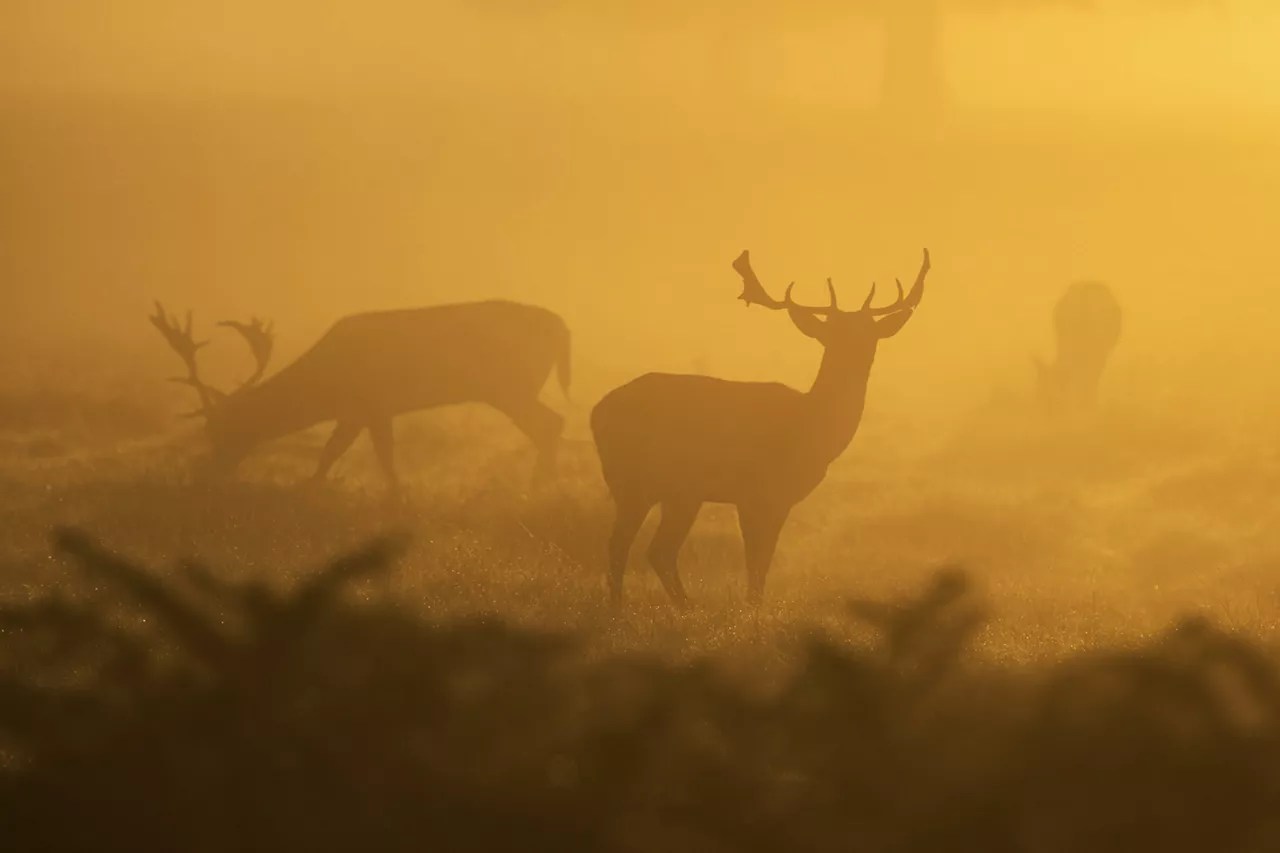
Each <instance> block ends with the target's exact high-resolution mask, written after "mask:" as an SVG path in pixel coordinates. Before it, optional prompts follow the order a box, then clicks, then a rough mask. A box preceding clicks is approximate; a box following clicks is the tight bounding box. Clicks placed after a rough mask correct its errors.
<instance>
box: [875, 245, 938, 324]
mask: <svg viewBox="0 0 1280 853" xmlns="http://www.w3.org/2000/svg"><path fill="white" fill-rule="evenodd" d="M929 267H930V262H929V250H928V249H925V250H924V262H923V263H922V264H921V265H920V272H919V274H918V275H916V281H915V284H913V285H911V293H909V294H907V295H906V296H903V294H902V281H901V280H900V279H894V283H895V284H896V285H898V299H897V301H895V302H894V303H893V304H892V305H886V306H885V307H883V308H872V307H871V300H872V299H874V298H875V296H876V285H875V282H872V283H871V292H870V293H868V294H867V300H866V301H865V302H863V303H862V310H863V311H866V312H867V313H868V314H870V315H871V316H873V317H879V316H881V315H883V314H893V313H895V312H897V311H902V310H904V309H907V308H915V307H916V306H917V305H919V304H920V297H921V296H923V295H924V278H925V276H926V275H928V274H929Z"/></svg>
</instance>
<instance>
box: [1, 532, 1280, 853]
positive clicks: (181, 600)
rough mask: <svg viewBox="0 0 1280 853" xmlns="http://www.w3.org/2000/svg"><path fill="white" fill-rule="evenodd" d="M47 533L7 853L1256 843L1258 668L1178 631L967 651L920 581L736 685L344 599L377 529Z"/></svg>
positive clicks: (15, 645)
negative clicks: (54, 579) (280, 559)
mask: <svg viewBox="0 0 1280 853" xmlns="http://www.w3.org/2000/svg"><path fill="white" fill-rule="evenodd" d="M56 546H57V549H58V551H59V552H61V553H62V554H63V555H65V556H67V557H70V558H71V559H72V560H73V561H74V563H75V564H76V567H77V571H78V572H80V573H82V574H83V577H84V578H85V579H86V580H87V581H88V582H89V586H88V588H89V589H92V590H93V593H92V594H91V595H88V596H86V597H85V598H83V599H81V600H71V599H70V598H69V597H67V596H64V595H57V596H52V597H49V598H46V599H43V600H41V601H38V602H33V603H30V604H26V605H16V606H10V607H7V608H5V609H4V610H3V612H0V629H3V630H4V632H5V636H6V638H7V642H6V644H5V646H4V654H3V657H2V658H0V695H3V697H4V702H3V703H0V709H2V710H0V737H3V739H4V740H3V744H2V745H3V748H4V750H5V753H4V754H5V758H6V764H5V766H4V769H3V773H2V774H0V832H3V834H4V837H5V838H7V839H9V840H10V841H11V842H16V844H17V846H16V847H13V846H11V847H10V848H9V849H19V850H35V849H58V850H74V849H84V850H97V849H102V848H103V847H104V846H105V847H108V848H111V847H116V846H124V845H127V846H128V847H129V848H130V849H135V850H171V849H192V850H226V849H239V850H331V849H332V850H337V849H350V848H351V847H352V846H357V845H358V846H362V847H374V848H377V849H391V850H400V849H423V848H424V847H425V848H429V849H446V850H658V849H666V850H690V851H694V850H709V849H710V850H788V851H796V850H836V849H842V850H843V849H854V850H877V851H878V850H901V851H932V850H937V851H944V850H945V851H965V850H973V851H1002V850H1008V851H1014V850H1019V851H1021V850H1028V851H1031V850H1035V851H1111V850H1115V851H1121V850H1135V849H1161V850H1169V851H1182V850H1220V851H1237V850H1238V851H1262V850H1268V849H1274V846H1275V845H1276V844H1277V843H1280V825H1278V824H1277V823H1276V819H1275V815H1276V814H1277V813H1278V812H1277V806H1280V801H1278V798H1280V787H1278V786H1277V785H1278V783H1280V741H1278V740H1277V735H1278V734H1280V729H1277V723H1278V722H1280V716H1278V715H1280V679H1278V678H1277V676H1278V675H1280V673H1278V672H1277V669H1276V665H1275V660H1274V658H1272V657H1268V656H1267V655H1264V654H1263V653H1261V652H1260V651H1259V650H1258V648H1257V647H1255V646H1253V645H1251V644H1249V643H1248V642H1244V641H1241V640H1239V639H1237V638H1233V637H1231V636H1229V635H1228V634H1225V633H1223V632H1221V631H1220V630H1218V629H1216V628H1214V627H1212V626H1211V625H1210V624H1208V623H1207V622H1205V621H1202V620H1189V621H1184V622H1182V623H1180V624H1178V625H1176V626H1174V627H1172V628H1171V629H1169V630H1168V631H1166V632H1163V633H1162V635H1161V636H1159V637H1158V638H1155V639H1153V640H1151V641H1148V642H1147V643H1145V644H1143V647H1142V648H1140V649H1138V650H1135V651H1132V652H1107V653H1093V654H1079V655H1076V656H1073V657H1071V658H1070V659H1068V660H1066V661H1064V662H1062V663H1059V664H1057V665H1053V666H1050V667H1048V668H1045V669H1043V670H1040V671H1036V672H1019V671H1017V670H1014V669H1009V668H996V667H993V666H990V665H985V666H984V665H978V664H975V663H974V661H972V660H971V659H969V658H968V657H967V655H966V650H967V648H968V646H969V645H970V642H971V640H972V638H973V636H974V633H975V632H976V631H977V630H978V629H979V627H980V625H981V624H982V614H981V607H980V605H979V604H978V603H977V602H976V601H975V600H974V597H973V593H972V590H971V588H970V585H969V583H968V579H967V578H966V576H965V575H964V573H962V572H958V571H954V570H949V571H943V572H939V573H938V574H937V575H936V576H935V577H934V579H933V580H932V582H931V583H930V584H929V586H928V587H927V589H926V591H925V592H924V594H923V595H919V596H915V597H914V598H913V599H912V600H908V601H902V602H898V603H896V604H891V605H876V604H872V603H867V602H862V603H859V604H856V605H854V606H853V607H852V609H851V612H850V613H849V614H848V616H849V617H850V618H859V619H862V620H863V621H865V622H869V623H871V624H873V625H874V626H875V627H876V628H877V629H878V631H879V635H880V639H879V641H878V642H877V643H876V644H875V646H874V647H873V648H871V649H867V650H862V651H853V650H850V649H848V648H846V647H841V646H839V645H837V644H834V643H833V642H832V641H830V640H827V639H820V638H812V639H809V640H808V641H807V642H805V643H804V644H803V646H802V647H801V648H800V649H799V652H800V654H799V656H798V659H797V664H798V665H797V666H796V667H795V669H794V671H793V672H792V673H791V675H790V676H789V677H788V678H787V679H785V680H784V681H783V682H782V683H780V684H779V685H776V686H774V687H773V688H772V689H761V688H760V687H759V686H753V685H750V684H747V683H745V682H743V681H742V680H741V679H733V678H729V677H727V676H726V675H725V674H724V673H723V672H719V671H717V670H716V669H714V668H712V667H709V666H707V665H705V664H699V665H692V666H683V667H678V666H675V665H672V664H670V663H662V662H659V661H656V660H653V659H644V658H637V657H634V656H633V657H630V658H618V657H610V658H608V659H604V660H596V661H594V662H591V661H589V660H587V659H586V658H585V657H584V656H583V655H581V654H580V651H581V646H580V645H579V643H578V642H577V641H575V640H574V639H573V638H571V637H567V636H563V635H562V636H550V635H547V634H545V633H537V632H532V631H527V630H519V629H515V628H511V627H506V626H503V625H502V624H501V623H498V622H485V621H467V622H464V623H461V624H455V625H453V626H451V627H432V626H430V625H428V624H427V623H425V622H423V621H421V620H420V619H419V618H416V617H415V616H413V615H412V614H411V613H410V612H408V611H407V610H406V609H405V608H404V607H402V606H398V605H397V604H396V603H395V602H393V601H391V600H388V599H386V598H382V597H375V598H370V597H368V596H356V597H354V598H353V597H352V596H350V595H349V594H348V593H349V592H351V591H352V589H353V588H359V586H360V585H361V583H368V582H370V581H376V580H378V579H380V578H383V577H385V575H386V573H387V570H388V567H389V564H390V561H391V560H392V558H393V557H394V556H395V555H396V554H397V552H399V551H401V550H402V547H403V543H402V542H401V541H399V540H396V539H384V540H381V541H378V542H375V543H373V544H372V545H369V546H367V547H365V548H363V549H361V550H358V551H356V552H353V553H351V554H349V555H347V556H346V557H343V558H341V559H339V560H337V561H335V562H333V563H332V564H331V565H330V566H329V567H328V568H326V569H324V570H322V571H319V572H317V573H315V574H314V575H312V576H310V577H309V578H308V579H307V580H305V581H303V582H302V583H300V584H298V585H297V586H296V587H295V589H294V590H293V591H292V592H290V593H287V594H278V593H276V592H274V591H272V590H270V589H268V588H267V587H266V586H264V585H263V584H261V583H258V582H243V583H234V582H228V581H225V580H222V579H220V578H219V577H218V576H217V575H216V574H215V573H214V572H213V571H211V570H210V569H209V568H208V567H205V566H202V565H199V564H189V565H187V566H185V567H183V568H182V569H181V570H180V571H178V572H177V573H176V574H175V576H174V577H172V578H171V579H169V580H168V581H162V580H160V579H159V578H157V577H156V576H155V574H154V573H152V572H150V571H147V570H145V569H143V568H140V567H137V566H135V565H133V564H131V563H129V562H127V561H124V560H122V559H120V558H119V557H116V556H114V555H112V554H110V553H108V552H106V551H104V550H102V549H101V548H100V547H99V546H97V545H96V544H94V543H93V542H92V540H90V539H88V538H87V537H85V536H84V535H83V534H81V533H78V532H75V531H70V530H64V531H61V532H59V533H58V535H57V537H56ZM361 598H363V599H364V600H361ZM122 610H123V611H124V612H126V613H128V614H130V615H131V617H132V618H127V619H123V620H122V619H121V611H122Z"/></svg>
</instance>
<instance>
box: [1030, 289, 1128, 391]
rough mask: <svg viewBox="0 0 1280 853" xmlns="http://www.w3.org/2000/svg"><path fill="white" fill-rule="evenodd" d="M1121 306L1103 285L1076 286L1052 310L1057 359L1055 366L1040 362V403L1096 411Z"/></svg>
mask: <svg viewBox="0 0 1280 853" xmlns="http://www.w3.org/2000/svg"><path fill="white" fill-rule="evenodd" d="M1121 319H1122V315H1121V310H1120V304H1119V303H1118V302H1117V301H1116V298H1115V295H1114V294H1113V293H1112V291H1111V288H1110V287H1108V286H1107V285H1106V284H1103V283H1101V282H1093V281H1084V282H1076V283H1075V284H1072V285H1071V286H1069V287H1068V288H1067V289H1066V292H1064V293H1063V294H1062V296H1061V298H1059V299H1058V302H1057V304H1056V305H1055V306H1054V310H1053V328H1054V335H1055V339H1056V346H1057V354H1056V357H1055V359H1054V362H1053V364H1051V365H1046V364H1044V363H1042V362H1040V361H1039V360H1037V362H1036V365H1037V368H1038V371H1039V394H1040V400H1041V402H1042V403H1043V404H1044V405H1045V406H1047V407H1048V408H1049V409H1050V410H1053V411H1059V410H1063V409H1066V410H1069V411H1070V410H1079V409H1083V408H1087V407H1088V406H1091V405H1092V404H1093V403H1094V401H1095V400H1096V398H1097V393H1098V385H1099V383H1100V382H1101V380H1102V374H1103V371H1104V370H1105V369H1106V366H1107V361H1108V360H1109V359H1110V357H1111V352H1112V351H1113V350H1114V349H1115V347H1116V345H1117V344H1118V343H1119V342H1120V331H1121V326H1122V323H1121Z"/></svg>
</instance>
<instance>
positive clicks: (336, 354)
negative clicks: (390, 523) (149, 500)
mask: <svg viewBox="0 0 1280 853" xmlns="http://www.w3.org/2000/svg"><path fill="white" fill-rule="evenodd" d="M553 368H554V369H555V371H556V373H557V376H558V379H559V382H560V386H561V388H562V390H563V391H564V392H565V394H566V395H567V394H568V386H569V380H570V363H569V332H568V329H567V328H566V326H565V324H564V321H563V320H562V319H561V318H560V317H559V316H558V315H556V314H554V313H552V312H550V311H547V310H546V309H543V308H539V307H535V306H529V305H521V304H518V303H514V302H505V301H490V302H475V303H464V304H456V305H444V306H437V307H431V308H415V309H404V310H393V311H378V312H369V313H363V314H356V315H352V316H349V317H345V318H343V319H341V320H339V321H338V322H337V323H335V324H334V325H333V327H332V328H330V330H329V331H328V332H327V333H325V334H324V336H322V337H321V338H320V340H319V341H317V342H316V343H315V344H314V345H313V346H312V347H311V348H310V349H308V350H307V351H306V352H304V353H303V354H302V355H301V356H299V357H298V359H297V360H296V361H294V362H293V363H292V364H290V365H288V366H287V367H285V368H284V369H283V370H281V371H279V372H278V373H276V374H275V375H273V376H271V377H269V378H267V379H266V380H264V381H262V382H260V383H257V384H252V385H250V386H248V387H245V388H243V389H241V390H240V391H238V392H236V393H234V394H231V395H228V396H226V397H225V398H222V399H220V400H216V401H215V402H214V403H213V404H212V405H210V404H206V407H205V410H204V411H203V414H204V416H205V418H206V422H207V429H208V434H209V438H210V443H211V445H212V449H213V455H214V460H215V462H216V463H217V464H218V465H219V467H221V468H224V469H229V468H232V467H234V466H235V465H237V464H238V463H239V462H240V461H241V460H242V459H243V458H244V457H246V456H247V455H248V454H249V453H250V452H252V450H253V449H254V448H256V447H257V446H259V445H261V444H263V443H264V442H267V441H270V440H273V439H276V438H279V437H281V436H284V435H288V434H290V433H293V432H297V431H299V430H303V429H307V428H309V427H312V426H315V425H317V424H320V423H324V422H329V421H332V422H335V428H334V432H333V435H332V437H331V438H330V439H329V442H328V444H327V445H326V446H325V448H324V450H323V451H322V453H321V458H320V461H319V464H318V466H317V469H316V473H315V477H316V478H323V477H325V476H326V475H327V474H328V472H329V470H330V468H331V467H332V465H333V464H334V462H336V461H337V459H338V458H339V457H340V456H341V455H342V454H343V453H344V452H345V451H346V450H347V449H348V448H349V447H350V446H351V444H352V443H354V441H355V439H356V438H357V437H358V436H359V434H360V433H361V432H362V431H364V430H366V429H367V430H369V433H370V436H371V438H372V440H373V444H374V449H375V451H376V453H377V455H378V459H379V462H380V464H381V465H382V468H383V470H384V473H385V475H386V477H387V479H388V481H389V482H390V484H391V485H392V486H393V487H395V486H396V485H397V482H398V480H397V477H396V474H395V468H394V463H393V453H392V437H391V421H392V419H393V418H395V417H396V416H397V415H401V414H407V413H409V412H414V411H419V410H422V409H428V408H433V407H436V406H443V405H450V404H455V403H471V402H480V403H487V404H489V405H491V406H493V407H494V408H496V409H498V410H499V411H501V412H503V413H504V414H506V415H507V416H508V417H509V418H510V419H511V420H512V421H513V422H514V423H515V425H516V426H517V427H518V428H520V429H521V430H522V431H523V432H524V433H525V434H526V435H528V436H529V438H530V439H531V440H532V441H533V443H534V445H535V446H536V447H537V448H538V450H539V463H538V465H539V473H540V475H545V474H547V473H549V470H550V467H551V466H552V465H553V464H554V458H555V452H556V447H557V445H558V442H559V437H560V433H561V429H562V427H563V418H562V417H561V416H560V415H559V414H557V413H556V412H554V411H552V410H551V409H550V408H548V407H547V406H545V405H544V404H543V403H541V402H540V401H539V400H538V395H539V393H540V392H541V390H542V387H543V386H544V385H545V384H546V381H547V378H548V377H549V375H550V373H551V372H552V370H553Z"/></svg>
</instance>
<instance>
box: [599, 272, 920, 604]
mask: <svg viewBox="0 0 1280 853" xmlns="http://www.w3.org/2000/svg"><path fill="white" fill-rule="evenodd" d="M733 269H734V270H735V271H736V272H737V273H738V274H739V276H741V278H742V283H743V290H742V294H741V295H740V296H739V297H738V298H739V299H740V300H742V301H743V302H745V303H746V305H747V306H748V307H749V306H751V305H761V306H763V307H765V308H768V309H771V310H775V311H779V310H784V309H785V310H786V312H787V314H788V315H789V316H790V318H791V322H792V323H793V324H794V325H795V327H796V329H797V330H799V331H800V333H801V334H803V335H806V336H807V337H809V338H812V339H814V340H816V341H817V342H818V343H819V344H821V345H822V347H823V355H822V363H821V365H820V367H819V368H818V374H817V377H816V378H815V379H814V381H813V384H812V385H811V387H810V388H809V390H808V391H798V390H796V389H794V388H790V387H788V386H786V385H783V384H781V383H777V382H741V381H730V380H726V379H720V378H716V377H711V376H704V375H696V374H695V375H690V374H672V373H647V374H644V375H643V376H640V377H638V378H636V379H634V380H632V381H631V382H629V383H627V384H625V385H622V386H620V387H618V388H615V389H614V390H612V391H610V392H609V393H608V394H606V395H605V396H604V397H603V398H601V400H600V401H599V402H598V403H597V404H596V406H595V407H594V408H593V409H592V411H591V417H590V422H591V432H592V436H593V438H594V441H595V444H596V450H597V454H598V456H599V459H600V465H601V472H602V475H603V477H604V480H605V483H606V485H607V487H608V490H609V493H610V496H611V497H612V499H613V503H614V510H615V517H614V524H613V530H612V533H611V534H610V537H609V542H608V563H609V568H608V585H609V594H610V602H611V606H612V608H613V609H614V610H615V611H616V610H617V609H618V608H619V607H620V606H621V604H622V602H623V579H624V575H625V574H626V568H627V563H628V560H629V558H630V553H631V549H632V544H633V542H634V540H635V537H636V534H637V533H638V532H639V530H640V527H641V526H642V525H643V524H644V521H645V519H646V518H647V517H648V516H649V513H650V512H651V510H652V509H653V507H654V506H655V505H658V506H659V507H660V512H661V519H660V522H659V525H658V529H657V531H656V532H655V534H654V536H653V539H652V541H651V543H650V545H649V548H648V551H647V557H648V562H649V564H650V565H651V567H652V568H653V570H654V572H655V573H656V574H657V576H658V579H659V580H660V581H661V583H662V586H663V588H664V590H665V591H666V594H667V596H668V598H669V599H670V601H671V602H672V603H673V604H674V605H675V606H676V607H677V608H678V609H680V610H684V609H686V608H687V607H688V596H687V595H686V593H685V590H684V586H683V584H682V583H681V581H680V575H679V572H678V568H677V562H678V557H679V554H680V550H681V548H682V546H683V545H684V542H685V540H686V538H688V535H689V533H690V531H691V530H692V528H693V525H694V522H695V521H696V519H697V516H698V513H699V511H700V510H701V507H702V505H703V504H704V503H719V504H730V505H733V506H735V507H736V509H737V513H738V525H739V529H740V531H741V535H742V542H743V546H744V551H745V557H746V569H747V600H748V603H749V604H751V605H753V606H759V605H760V604H761V602H762V601H763V597H764V585H765V577H766V575H767V574H768V571H769V567H770V565H771V564H772V562H773V558H774V552H775V550H776V548H777V544H778V538H779V536H780V534H781V532H782V529H783V527H784V526H785V524H786V521H787V518H788V516H789V515H790V513H791V510H792V508H793V507H794V506H795V505H796V504H798V503H799V502H801V501H802V500H804V499H805V498H806V497H808V496H809V494H810V493H811V492H812V491H813V490H814V489H815V488H817V486H818V485H819V484H820V483H821V482H822V481H823V479H824V478H825V477H826V473H827V468H828V467H829V466H830V465H831V463H832V462H834V461H835V460H836V459H837V458H838V457H839V456H840V455H841V454H842V453H843V452H844V450H845V449H846V448H847V447H848V446H849V444H850V443H851V442H852V441H853V437H854V434H855V433H856V432H857V431H858V425H859V423H860V422H861V420H862V413H863V409H864V406H865V402H866V395H867V381H868V378H869V376H870V373H871V365H872V362H873V361H874V360H875V354H876V346H877V345H878V344H879V342H880V341H881V340H884V339H885V338H891V337H893V336H894V335H896V334H897V333H898V332H899V331H901V330H902V327H903V326H904V325H906V323H907V321H908V320H909V319H911V316H912V314H913V313H914V311H915V309H916V307H917V306H918V305H919V304H920V299H921V297H922V295H923V293H924V281H925V277H926V275H928V272H929V269H930V259H929V250H928V249H925V250H924V262H923V263H922V265H921V267H920V272H919V274H918V275H917V277H916V280H915V283H914V284H913V285H912V287H911V290H910V292H909V293H907V294H905V295H904V294H903V288H902V282H901V281H897V282H896V283H897V286H898V298H897V300H896V301H895V302H894V303H893V304H892V305H887V306H884V307H880V308H875V307H872V302H873V300H874V299H875V292H876V287H875V284H874V283H872V286H871V292H870V293H869V294H868V295H867V298H866V301H864V302H863V304H862V307H861V308H859V309H857V310H854V311H846V310H841V309H840V307H839V305H838V300H837V295H836V290H835V286H834V285H833V284H832V282H831V279H827V291H828V294H829V298H830V305H829V306H826V307H808V306H804V305H798V304H796V303H795V302H794V301H793V300H792V298H791V291H792V287H794V285H795V283H794V282H792V284H791V285H789V286H788V287H787V290H786V294H785V296H784V298H783V299H781V300H777V299H773V298H772V297H770V296H769V294H768V293H767V292H766V291H765V289H764V286H763V285H762V284H761V283H760V280H759V279H758V278H757V277H756V275H755V273H754V272H753V271H752V269H751V260H750V253H749V252H748V251H747V250H744V251H743V252H742V254H741V255H739V256H738V258H737V260H735V261H734V263H733Z"/></svg>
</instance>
